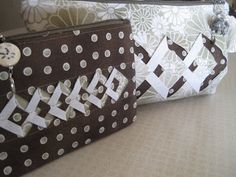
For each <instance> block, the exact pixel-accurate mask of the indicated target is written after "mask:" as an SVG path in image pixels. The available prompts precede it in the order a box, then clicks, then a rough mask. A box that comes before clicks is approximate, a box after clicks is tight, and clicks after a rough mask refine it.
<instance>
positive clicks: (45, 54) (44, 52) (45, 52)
mask: <svg viewBox="0 0 236 177" xmlns="http://www.w3.org/2000/svg"><path fill="white" fill-rule="evenodd" d="M43 56H44V57H46V58H48V57H50V56H51V50H50V49H49V48H46V49H44V50H43Z"/></svg>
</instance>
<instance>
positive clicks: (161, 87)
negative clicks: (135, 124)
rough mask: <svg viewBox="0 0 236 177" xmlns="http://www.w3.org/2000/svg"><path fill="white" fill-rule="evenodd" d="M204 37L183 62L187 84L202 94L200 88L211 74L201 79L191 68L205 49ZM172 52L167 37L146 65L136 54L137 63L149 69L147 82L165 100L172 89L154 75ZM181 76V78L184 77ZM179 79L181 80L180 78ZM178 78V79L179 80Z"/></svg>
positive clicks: (200, 38) (195, 44)
mask: <svg viewBox="0 0 236 177" xmlns="http://www.w3.org/2000/svg"><path fill="white" fill-rule="evenodd" d="M202 39H203V37H202V35H201V34H200V35H199V36H198V37H197V39H196V41H195V42H194V44H193V46H192V48H191V49H190V51H189V53H188V54H186V57H185V59H184V60H183V61H182V62H183V63H184V64H185V66H186V70H185V71H184V73H183V74H182V76H183V77H184V78H185V80H186V81H187V83H188V84H189V85H190V86H191V87H192V88H193V89H194V90H195V91H196V92H197V93H199V92H200V88H201V86H202V83H203V81H204V80H205V79H206V77H207V76H208V75H209V74H210V73H207V72H206V73H205V75H204V76H202V77H199V76H197V75H196V74H195V73H194V72H192V71H191V70H190V69H189V67H190V65H191V64H192V63H193V62H194V60H195V59H196V58H197V56H198V54H199V52H200V51H201V49H202V48H204V45H203V40H202ZM169 51H170V49H169V47H168V39H167V37H164V38H163V40H162V41H161V43H160V44H159V46H158V47H157V49H156V50H155V52H154V54H153V55H152V57H151V58H150V60H149V61H148V63H147V64H145V63H144V62H143V61H142V60H141V59H138V58H140V57H139V56H137V55H136V54H135V58H136V62H140V64H141V65H146V66H147V67H148V72H149V74H148V75H147V76H146V77H145V80H146V81H147V82H148V83H149V84H150V85H151V86H152V87H153V88H154V89H155V91H156V92H157V93H159V94H160V95H161V96H162V97H163V98H164V99H166V98H167V97H168V94H169V91H170V88H169V87H167V86H166V85H165V83H164V82H163V81H161V80H160V78H159V77H158V76H157V75H156V74H155V73H154V71H155V69H156V68H157V67H158V65H161V61H162V59H163V58H164V56H165V55H166V54H167V53H168V52H169ZM182 76H180V77H182ZM180 77H179V78H180ZM179 78H178V79H179ZM141 84H142V83H139V84H138V85H137V88H138V87H139V86H140V85H141Z"/></svg>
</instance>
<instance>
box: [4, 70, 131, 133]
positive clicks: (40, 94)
mask: <svg viewBox="0 0 236 177" xmlns="http://www.w3.org/2000/svg"><path fill="white" fill-rule="evenodd" d="M84 78H86V77H85V76H82V77H78V79H77V80H76V82H75V85H74V88H73V89H72V90H71V89H70V88H68V87H67V86H65V85H64V84H63V83H62V82H59V83H58V85H57V87H56V89H55V90H54V92H53V94H52V95H51V96H50V95H49V94H48V93H47V92H45V91H43V90H42V89H40V88H38V89H36V91H35V92H34V94H33V96H32V98H31V100H30V101H29V102H28V101H27V100H25V99H24V98H22V97H20V96H18V95H13V97H12V98H11V99H10V100H9V102H8V103H7V104H6V106H5V107H4V108H3V110H2V112H1V113H0V127H1V128H3V129H5V130H7V131H9V132H11V133H14V134H16V135H17V136H19V137H25V136H26V135H27V134H28V132H29V131H30V129H31V128H32V125H37V126H40V127H43V128H47V127H48V126H49V125H50V123H51V121H52V120H53V119H55V118H59V119H61V120H64V121H67V120H68V119H69V117H70V113H71V111H72V110H73V109H75V110H77V111H79V112H81V113H83V114H86V113H87V112H88V111H90V110H89V108H90V105H91V104H93V105H95V106H97V107H98V108H100V109H101V108H103V107H104V105H105V103H106V101H107V99H108V97H110V98H112V99H113V100H114V101H118V99H119V97H120V95H121V94H122V92H123V91H124V89H125V87H126V86H127V84H128V79H127V78H126V77H125V76H124V75H123V74H122V73H121V72H119V71H118V70H117V69H115V68H114V69H113V71H112V73H111V74H110V76H109V77H108V79H107V78H106V77H105V76H104V75H103V74H102V71H101V70H100V69H98V70H97V71H96V73H95V75H94V77H93V79H92V81H91V82H90V84H89V85H88V86H87V85H86V84H87V79H84ZM114 79H116V80H117V81H118V82H119V84H118V87H117V89H116V90H114V89H113V86H114V85H113V81H114ZM98 83H101V84H102V85H103V86H104V87H105V88H106V91H105V93H104V95H103V96H102V98H101V99H99V98H98V97H97V94H98V92H97V89H96V86H97V84H98ZM81 89H84V90H86V91H87V92H88V93H89V94H90V95H89V96H88V98H87V100H86V101H85V103H82V102H81V101H80V100H81V95H80V94H79V93H80V91H81ZM62 95H64V96H66V99H65V102H66V103H67V104H68V107H67V108H66V109H65V110H63V109H61V108H60V105H61V104H62V102H61V101H60V98H61V96H62ZM40 102H43V103H45V104H47V105H48V106H49V107H50V110H49V111H48V113H47V114H46V116H45V117H41V116H39V113H40V111H41V109H40V108H39V103H40ZM16 108H18V109H20V110H22V111H24V112H25V113H27V114H28V116H27V118H26V119H25V121H24V122H23V124H22V125H18V124H16V123H14V122H12V121H10V120H9V118H10V117H11V115H12V114H13V112H14V110H15V109H16Z"/></svg>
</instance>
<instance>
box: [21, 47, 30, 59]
mask: <svg viewBox="0 0 236 177" xmlns="http://www.w3.org/2000/svg"><path fill="white" fill-rule="evenodd" d="M23 54H24V55H25V56H26V57H29V56H30V55H31V54H32V50H31V48H29V47H25V48H24V49H23Z"/></svg>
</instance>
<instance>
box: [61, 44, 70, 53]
mask: <svg viewBox="0 0 236 177" xmlns="http://www.w3.org/2000/svg"><path fill="white" fill-rule="evenodd" d="M68 50H69V49H68V45H66V44H63V45H62V46H61V52H62V53H67V52H68Z"/></svg>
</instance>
